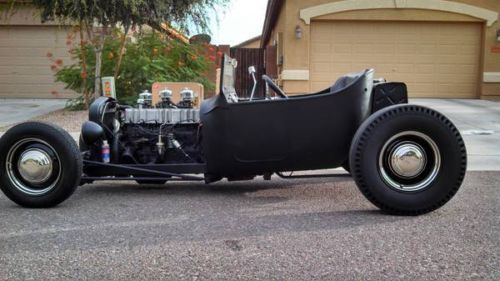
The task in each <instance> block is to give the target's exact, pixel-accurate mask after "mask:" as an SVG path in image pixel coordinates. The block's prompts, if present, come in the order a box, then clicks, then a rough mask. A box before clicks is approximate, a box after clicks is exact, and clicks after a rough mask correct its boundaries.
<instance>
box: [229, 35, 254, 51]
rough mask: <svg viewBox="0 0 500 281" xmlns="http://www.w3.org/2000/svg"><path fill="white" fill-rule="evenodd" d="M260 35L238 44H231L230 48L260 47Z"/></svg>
mask: <svg viewBox="0 0 500 281" xmlns="http://www.w3.org/2000/svg"><path fill="white" fill-rule="evenodd" d="M260 37H261V36H260V35H259V36H255V37H252V38H250V39H248V40H246V41H244V42H241V43H239V44H238V45H235V46H232V48H242V49H257V48H260Z"/></svg>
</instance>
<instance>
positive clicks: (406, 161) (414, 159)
mask: <svg viewBox="0 0 500 281" xmlns="http://www.w3.org/2000/svg"><path fill="white" fill-rule="evenodd" d="M425 163H426V156H425V151H424V150H423V148H422V147H421V146H419V145H418V144H416V143H413V142H408V143H403V144H400V145H398V146H396V147H395V148H394V149H393V150H392V153H391V155H390V161H389V164H390V168H391V170H392V171H393V172H394V173H395V174H396V175H398V176H400V177H403V178H414V177H416V176H418V175H419V174H420V173H422V171H423V170H424V167H425Z"/></svg>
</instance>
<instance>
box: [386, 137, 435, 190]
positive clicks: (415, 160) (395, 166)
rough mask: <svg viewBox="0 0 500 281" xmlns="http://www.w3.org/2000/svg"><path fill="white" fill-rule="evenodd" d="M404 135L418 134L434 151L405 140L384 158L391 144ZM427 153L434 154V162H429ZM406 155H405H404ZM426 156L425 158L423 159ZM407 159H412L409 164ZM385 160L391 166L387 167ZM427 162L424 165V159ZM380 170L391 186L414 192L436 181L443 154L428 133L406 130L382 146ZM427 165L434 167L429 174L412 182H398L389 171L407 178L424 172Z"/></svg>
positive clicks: (415, 176)
mask: <svg viewBox="0 0 500 281" xmlns="http://www.w3.org/2000/svg"><path fill="white" fill-rule="evenodd" d="M404 136H416V137H418V138H420V139H421V140H423V141H425V142H426V143H427V144H428V145H429V147H430V148H431V150H432V151H428V152H425V151H424V149H423V148H422V146H421V145H419V144H418V143H416V142H413V141H404V142H402V143H401V144H398V145H397V146H396V147H394V148H392V149H391V151H390V152H389V153H387V154H388V156H387V157H388V158H387V159H384V156H385V155H386V150H387V148H388V146H389V145H390V144H392V143H393V142H394V141H395V140H397V139H398V138H401V137H404ZM408 151H410V154H405V152H408ZM427 153H432V154H433V156H434V161H433V163H429V162H428V159H429V155H427ZM420 154H422V155H420ZM403 155H405V156H403ZM398 156H401V157H402V158H400V160H393V157H395V158H397V157H398ZM423 157H425V159H423ZM405 159H406V160H408V159H409V160H410V161H409V162H408V164H405ZM384 160H387V163H389V167H385V165H384ZM424 160H425V163H424V164H423V166H421V165H422V163H423V161H424ZM378 165H379V172H380V175H381V176H382V179H383V181H384V182H385V183H386V184H388V185H389V186H390V187H392V188H394V189H396V190H399V191H404V192H413V191H419V190H422V189H424V188H426V187H428V186H429V184H430V183H431V182H432V181H434V179H435V178H436V176H437V175H438V173H439V170H440V168H441V154H440V152H439V148H438V146H437V145H436V143H435V142H434V141H433V140H432V139H431V138H430V137H429V136H427V135H426V134H423V133H420V132H416V131H404V132H401V133H399V134H396V135H394V136H392V137H391V138H390V139H389V140H387V141H386V142H385V144H384V146H383V147H382V149H381V151H380V154H379V163H378ZM427 165H432V169H431V170H430V171H429V172H428V174H427V175H426V176H425V178H423V179H422V180H420V181H418V182H416V183H412V184H404V183H401V182H398V180H397V179H394V178H393V177H391V176H390V175H389V173H388V171H391V172H393V173H394V174H396V175H398V176H400V177H401V178H405V179H413V178H417V177H418V176H420V175H421V174H422V172H423V171H424V170H425V168H426V167H427Z"/></svg>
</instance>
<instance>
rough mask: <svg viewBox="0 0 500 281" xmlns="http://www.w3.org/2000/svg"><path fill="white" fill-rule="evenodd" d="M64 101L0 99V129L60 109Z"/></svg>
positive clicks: (64, 103)
mask: <svg viewBox="0 0 500 281" xmlns="http://www.w3.org/2000/svg"><path fill="white" fill-rule="evenodd" d="M65 105H66V100H65V99H0V128H2V127H5V126H8V125H11V124H15V123H19V122H23V121H27V120H30V119H32V118H35V117H37V116H40V115H44V114H47V113H49V112H52V111H54V110H58V109H62V108H64V106H65Z"/></svg>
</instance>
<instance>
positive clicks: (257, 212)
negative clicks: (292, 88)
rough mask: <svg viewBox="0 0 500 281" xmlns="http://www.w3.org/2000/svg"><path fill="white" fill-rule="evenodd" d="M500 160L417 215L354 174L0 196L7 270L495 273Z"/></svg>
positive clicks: (389, 276)
mask: <svg viewBox="0 0 500 281" xmlns="http://www.w3.org/2000/svg"><path fill="white" fill-rule="evenodd" d="M499 186H500V172H469V173H468V175H467V177H466V180H465V184H464V186H463V187H462V188H461V190H460V191H459V193H458V194H457V195H456V197H455V198H454V199H453V200H452V201H451V202H449V203H448V204H447V205H445V206H444V207H443V208H441V209H440V210H437V211H435V212H433V213H430V214H428V215H424V216H420V217H398V216H388V215H384V214H382V213H381V212H379V211H378V210H377V209H375V208H374V207H373V206H372V205H370V203H368V202H367V201H366V200H365V199H364V198H363V197H362V195H361V194H360V193H359V192H358V190H357V188H356V187H355V185H354V183H353V182H352V180H351V179H349V178H340V179H307V180H305V179H301V180H294V181H286V180H280V179H276V178H274V177H273V180H272V181H263V180H257V181H251V182H237V183H225V182H223V183H219V184H214V185H210V186H206V185H203V184H196V183H195V184H193V183H169V184H167V185H166V186H149V187H146V186H139V185H137V184H132V183H123V182H120V183H106V184H104V183H98V184H93V185H87V186H84V187H82V188H80V189H79V190H78V191H77V192H76V194H75V195H74V196H73V197H72V198H70V200H68V201H66V202H65V203H64V204H62V205H61V206H59V207H58V208H54V209H48V210H29V209H22V208H20V207H17V206H16V205H14V204H13V203H11V202H10V201H8V200H7V199H6V198H5V197H4V196H3V195H1V196H0V279H1V280H51V279H59V280H70V279H74V280H108V279H109V280H111V279H114V280H250V279H260V280H401V279H403V280H499V279H500V270H499V269H500V264H499V261H498V255H499V253H500V244H499V242H500V217H499V211H500V209H499V205H500V204H499V200H498V198H499V196H500V193H499Z"/></svg>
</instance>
